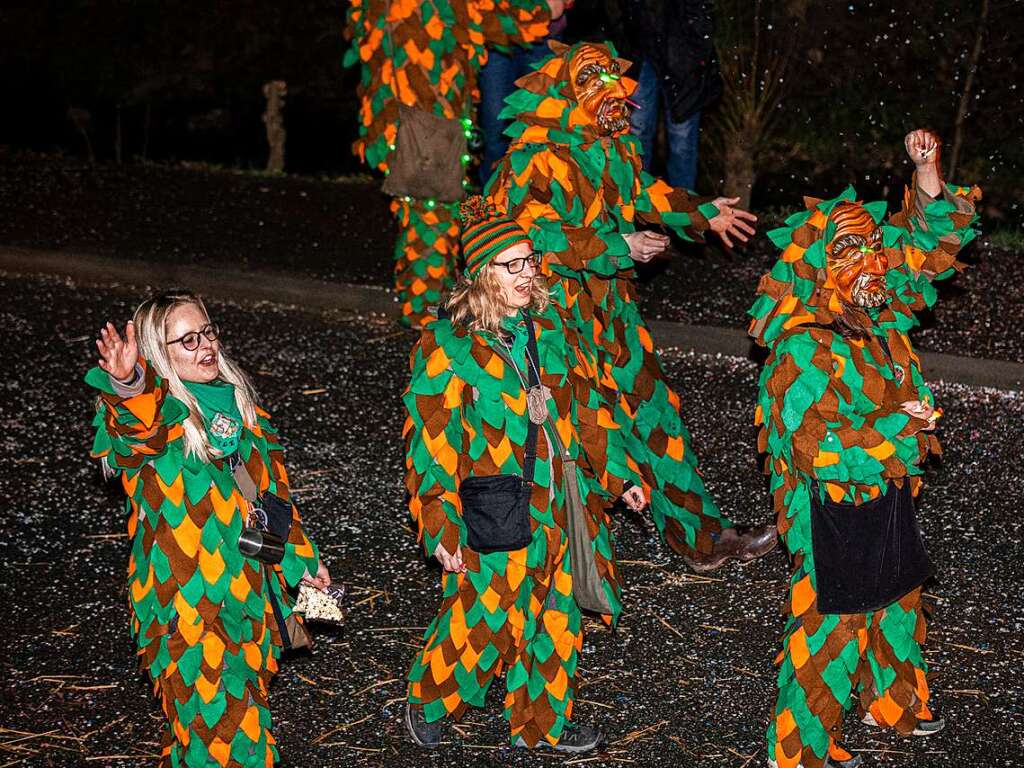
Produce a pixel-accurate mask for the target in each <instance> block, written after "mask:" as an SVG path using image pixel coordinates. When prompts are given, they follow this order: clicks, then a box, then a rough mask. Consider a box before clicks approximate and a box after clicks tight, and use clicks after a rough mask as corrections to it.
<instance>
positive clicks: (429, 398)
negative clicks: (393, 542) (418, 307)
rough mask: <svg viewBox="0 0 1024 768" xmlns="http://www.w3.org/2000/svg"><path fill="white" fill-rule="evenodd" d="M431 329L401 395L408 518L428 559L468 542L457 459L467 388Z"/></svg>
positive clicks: (463, 440)
mask: <svg viewBox="0 0 1024 768" xmlns="http://www.w3.org/2000/svg"><path fill="white" fill-rule="evenodd" d="M450 363H451V361H450V360H449V358H448V357H447V355H446V354H445V351H444V349H443V348H442V347H441V346H439V345H438V344H437V342H436V340H435V338H434V335H433V332H432V331H431V330H430V328H427V329H426V330H425V331H424V332H423V335H422V337H421V339H420V341H419V342H418V343H417V344H416V346H415V347H414V348H413V351H412V360H411V367H412V379H411V381H410V383H409V388H408V389H407V390H406V391H405V394H404V395H403V396H402V400H403V402H404V404H405V409H406V414H407V417H406V420H405V428H404V430H403V431H404V435H405V444H406V454H405V467H406V473H405V487H406V490H407V491H408V494H409V513H410V514H411V515H412V518H413V520H414V521H415V523H416V524H417V526H418V538H419V539H420V541H422V543H423V549H424V551H425V552H426V554H427V556H428V557H430V556H432V555H433V554H434V550H435V549H436V548H437V545H438V544H441V545H442V546H444V548H445V549H446V550H448V551H449V552H454V551H455V550H456V549H457V548H458V547H459V546H461V545H463V544H465V542H466V528H465V525H464V524H463V522H462V504H461V502H460V500H459V481H460V477H459V458H460V456H463V455H466V454H467V453H468V448H469V446H468V440H467V437H466V431H465V428H464V425H463V419H462V404H463V398H464V394H465V389H466V386H467V385H466V383H465V382H463V381H462V380H461V379H459V378H458V377H457V376H456V375H455V374H454V372H453V371H452V369H451V367H450Z"/></svg>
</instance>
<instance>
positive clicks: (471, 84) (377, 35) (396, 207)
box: [345, 0, 550, 326]
mask: <svg viewBox="0 0 1024 768" xmlns="http://www.w3.org/2000/svg"><path fill="white" fill-rule="evenodd" d="M549 15H550V12H549V11H548V7H547V4H546V3H545V2H543V0H352V2H351V3H350V4H349V8H348V13H347V24H346V27H345V36H346V38H348V39H349V40H351V41H352V47H351V48H350V49H349V51H348V52H347V53H346V56H345V64H346V65H349V66H350V65H354V64H356V63H358V64H359V65H360V67H361V70H362V76H361V78H360V83H359V88H358V94H359V98H360V100H361V102H362V105H361V107H360V112H359V117H360V124H359V138H358V139H357V140H356V142H355V143H354V144H353V151H354V152H355V153H356V154H357V155H358V156H359V157H360V159H362V160H363V162H365V163H366V164H367V165H368V166H369V167H371V168H376V169H378V170H381V171H384V172H385V173H387V171H388V159H389V157H390V155H391V153H392V152H393V151H394V148H395V139H396V136H397V135H398V103H399V101H400V102H401V103H403V104H406V105H408V106H415V107H419V108H420V109H423V110H426V111H428V112H431V113H432V114H435V115H438V116H440V117H446V118H451V119H455V120H459V119H461V120H463V124H464V125H465V126H466V128H467V131H468V130H469V127H470V125H471V119H472V116H473V114H474V112H475V106H474V102H475V99H476V98H477V97H478V92H477V86H476V78H477V73H478V72H479V70H480V67H482V66H483V65H484V63H485V62H486V60H487V48H486V46H488V45H491V46H499V47H508V46H512V45H516V44H520V43H521V44H526V43H530V42H533V41H534V40H537V39H539V38H541V37H543V36H545V35H546V34H547V29H548V18H549ZM466 159H467V160H468V158H466ZM457 209H458V204H457V203H441V202H437V201H434V200H418V199H412V198H395V199H394V200H393V201H392V203H391V211H392V213H393V214H394V215H395V217H396V219H397V220H398V225H399V237H398V242H397V244H396V245H395V289H396V291H397V292H398V296H399V300H400V301H401V302H402V315H403V319H404V321H405V322H406V323H407V324H411V325H414V326H418V325H421V324H422V323H423V322H424V321H425V320H426V319H427V317H428V313H427V308H428V307H430V306H433V305H436V304H437V303H438V302H439V300H440V298H441V293H442V292H443V291H444V290H446V289H449V288H451V287H452V285H453V284H454V282H455V276H456V262H457V258H458V254H459V245H458V235H459V224H458V221H457V215H456V214H457Z"/></svg>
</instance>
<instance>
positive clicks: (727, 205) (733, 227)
mask: <svg viewBox="0 0 1024 768" xmlns="http://www.w3.org/2000/svg"><path fill="white" fill-rule="evenodd" d="M739 201H740V199H739V198H738V197H716V198H715V199H714V200H712V201H711V202H712V204H713V205H714V206H715V207H716V208H717V209H718V215H717V216H715V218H713V219H711V221H710V222H709V226H710V227H711V231H712V232H714V233H715V234H716V235H718V236H719V237H720V238H722V242H723V243H725V247H726V248H732V247H733V241H732V239H733V238H735V239H736V240H738V241H739V242H741V243H745V242H747V241H748V240H749V239H750V238H751V236H753V234H754V226H753V225H754V223H755V222H756V221H757V216H755V215H754V214H752V213H750V211H744V210H743V209H742V208H734V207H733V206H735V205H736V203H738V202H739Z"/></svg>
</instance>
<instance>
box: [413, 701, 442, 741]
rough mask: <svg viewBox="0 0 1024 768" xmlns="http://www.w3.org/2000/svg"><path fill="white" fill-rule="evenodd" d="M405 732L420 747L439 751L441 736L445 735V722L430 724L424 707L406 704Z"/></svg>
mask: <svg viewBox="0 0 1024 768" xmlns="http://www.w3.org/2000/svg"><path fill="white" fill-rule="evenodd" d="M404 720H405V730H406V731H408V732H409V738H411V739H412V740H413V743H414V744H416V746H418V747H423V748H425V749H437V748H438V746H440V744H441V736H442V734H443V733H444V730H445V729H444V720H435V721H434V722H432V723H428V722H427V721H426V719H425V718H424V717H423V707H414V706H413V705H412V704H410V703H409V702H406V703H405V718H404Z"/></svg>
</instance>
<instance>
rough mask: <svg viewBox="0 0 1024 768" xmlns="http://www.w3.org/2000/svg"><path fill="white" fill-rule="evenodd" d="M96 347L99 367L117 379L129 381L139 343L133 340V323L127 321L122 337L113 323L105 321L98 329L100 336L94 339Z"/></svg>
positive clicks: (137, 359) (137, 353)
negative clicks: (98, 354) (98, 355)
mask: <svg viewBox="0 0 1024 768" xmlns="http://www.w3.org/2000/svg"><path fill="white" fill-rule="evenodd" d="M96 349H98V350H99V353H100V359H99V360H98V361H97V364H98V365H99V367H100V368H102V369H103V370H104V371H106V372H107V373H108V374H110V375H111V376H113V377H114V378H115V379H117V380H118V381H129V380H130V379H131V378H132V376H133V375H134V373H135V364H136V363H138V362H139V345H138V343H137V342H136V341H135V324H134V323H133V322H131V321H130V320H129V321H128V325H127V326H126V327H125V331H124V338H123V339H122V338H121V334H119V333H118V332H117V328H115V327H114V324H113V323H107V324H106V325H105V326H104V327H103V328H101V329H100V337H99V338H98V339H96Z"/></svg>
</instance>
